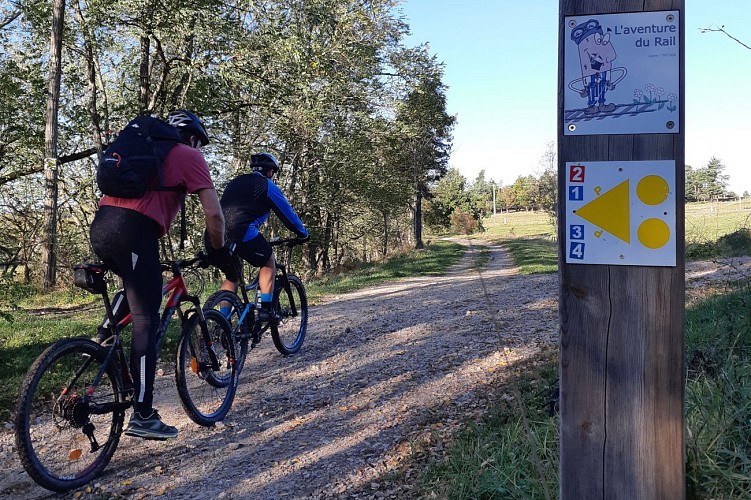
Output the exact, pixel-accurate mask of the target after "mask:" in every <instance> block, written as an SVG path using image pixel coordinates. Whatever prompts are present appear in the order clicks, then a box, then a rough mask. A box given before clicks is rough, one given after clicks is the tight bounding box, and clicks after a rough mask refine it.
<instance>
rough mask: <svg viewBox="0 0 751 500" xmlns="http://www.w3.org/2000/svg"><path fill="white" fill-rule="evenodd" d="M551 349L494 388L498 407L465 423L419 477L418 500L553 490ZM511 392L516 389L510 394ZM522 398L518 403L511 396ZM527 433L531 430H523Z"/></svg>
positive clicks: (533, 495)
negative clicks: (510, 379) (435, 460)
mask: <svg viewBox="0 0 751 500" xmlns="http://www.w3.org/2000/svg"><path fill="white" fill-rule="evenodd" d="M555 359H556V353H555V351H554V350H553V349H550V350H547V351H544V352H543V353H542V354H541V355H540V356H539V357H538V358H537V359H531V360H527V361H524V362H522V363H520V364H519V365H517V366H515V367H513V370H514V374H515V377H516V379H515V380H514V381H513V382H511V383H510V384H508V385H507V386H504V387H498V388H497V389H498V393H497V394H496V396H497V400H498V403H497V404H496V406H495V407H494V408H493V409H492V410H491V411H489V412H488V413H486V414H485V415H484V416H483V418H482V420H481V421H479V422H469V423H468V425H467V427H466V428H465V429H464V430H463V431H461V432H460V433H459V435H457V436H455V437H454V439H453V441H452V443H451V444H450V445H449V446H448V452H447V453H446V455H445V458H444V459H443V460H441V461H438V462H435V463H433V464H431V465H430V466H429V467H428V468H427V469H426V470H425V471H424V473H423V474H422V475H421V476H420V482H419V488H420V492H421V493H422V495H421V498H451V499H454V500H474V499H494V498H498V499H506V498H524V499H537V498H545V497H546V494H545V492H546V490H547V491H548V492H549V494H550V497H551V498H555V497H556V495H557V491H558V415H557V413H556V412H555V411H551V404H554V398H553V397H551V396H553V394H554V393H553V389H552V388H553V386H554V385H555V381H556V379H557V370H558V365H557V362H556V361H555ZM512 389H516V390H512ZM516 395H519V396H521V399H522V401H523V403H524V404H523V408H524V415H525V417H526V418H525V419H522V418H521V415H522V412H521V410H520V408H521V407H522V406H521V405H519V404H518V402H517V401H516V399H515V397H516ZM528 430H531V431H532V432H531V433H530V432H528Z"/></svg>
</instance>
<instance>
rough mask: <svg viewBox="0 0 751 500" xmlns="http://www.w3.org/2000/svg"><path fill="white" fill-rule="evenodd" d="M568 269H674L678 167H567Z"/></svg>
mask: <svg viewBox="0 0 751 500" xmlns="http://www.w3.org/2000/svg"><path fill="white" fill-rule="evenodd" d="M565 196H566V203H565V206H566V210H565V221H564V223H565V224H566V246H565V252H566V263H568V264H615V265H626V266H675V261H676V246H675V211H676V200H675V161H673V160H655V161H592V162H568V163H566V193H565Z"/></svg>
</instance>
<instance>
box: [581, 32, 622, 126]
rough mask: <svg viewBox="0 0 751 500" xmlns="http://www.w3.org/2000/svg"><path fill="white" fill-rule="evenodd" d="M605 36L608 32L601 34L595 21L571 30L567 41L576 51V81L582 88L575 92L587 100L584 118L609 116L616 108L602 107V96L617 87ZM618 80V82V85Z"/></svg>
mask: <svg viewBox="0 0 751 500" xmlns="http://www.w3.org/2000/svg"><path fill="white" fill-rule="evenodd" d="M609 32H610V28H608V33H603V31H602V26H600V22H599V21H598V20H596V19H589V20H588V21H585V22H583V23H581V24H578V25H577V26H575V27H574V29H573V30H571V40H573V41H574V42H575V43H576V45H577V47H578V48H579V61H580V64H581V74H582V79H581V80H580V81H581V82H582V83H583V84H584V86H583V88H581V89H579V90H578V92H579V94H580V95H581V96H582V97H586V98H587V108H586V109H585V110H584V112H585V113H586V114H588V115H594V114H596V113H597V112H600V113H612V112H613V111H614V110H615V108H616V106H615V104H613V103H608V104H605V94H606V92H607V91H608V90H613V89H614V88H615V84H616V83H617V81H616V82H613V77H612V73H613V60H614V59H615V58H616V53H615V49H614V48H613V44H611V43H610V33H609ZM619 69H622V68H619ZM624 76H625V75H624ZM621 79H622V78H619V79H618V81H620V80H621ZM578 81H579V80H578ZM573 83H574V82H572V84H573ZM569 87H570V86H569Z"/></svg>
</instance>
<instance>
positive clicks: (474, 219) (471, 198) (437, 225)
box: [424, 168, 483, 234]
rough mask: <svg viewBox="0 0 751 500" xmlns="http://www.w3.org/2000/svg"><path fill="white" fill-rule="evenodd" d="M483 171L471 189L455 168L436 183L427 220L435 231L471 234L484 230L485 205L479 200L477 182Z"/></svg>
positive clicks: (428, 207) (480, 178) (480, 179)
mask: <svg viewBox="0 0 751 500" xmlns="http://www.w3.org/2000/svg"><path fill="white" fill-rule="evenodd" d="M482 176H483V174H482V173H481V174H480V177H479V178H478V181H476V182H475V183H474V184H473V185H472V186H471V187H470V189H469V190H468V189H467V188H466V185H465V184H466V181H465V179H464V177H463V176H462V175H461V174H460V173H459V171H458V170H457V169H455V168H451V169H449V170H448V172H447V173H446V175H445V176H444V177H443V178H441V180H440V181H438V183H437V184H436V186H435V188H434V189H433V192H432V197H431V199H430V201H429V203H428V205H427V208H426V210H425V215H424V217H425V224H426V225H427V226H428V227H429V228H430V229H431V230H432V231H434V232H441V231H445V230H451V231H453V232H455V233H459V234H472V233H474V232H476V231H477V230H482V212H483V209H482V208H481V206H480V205H479V203H478V199H479V196H478V192H477V191H478V190H477V187H476V186H477V185H478V184H480V183H481V182H483V181H482Z"/></svg>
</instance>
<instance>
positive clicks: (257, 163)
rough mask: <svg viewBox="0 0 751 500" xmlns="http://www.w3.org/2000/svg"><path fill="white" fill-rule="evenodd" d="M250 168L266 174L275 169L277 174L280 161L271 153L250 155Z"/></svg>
mask: <svg viewBox="0 0 751 500" xmlns="http://www.w3.org/2000/svg"><path fill="white" fill-rule="evenodd" d="M250 167H251V168H252V169H253V170H254V171H256V172H261V173H264V174H265V173H266V172H268V171H269V170H270V169H273V170H274V173H276V172H278V171H279V160H277V159H276V156H274V155H272V154H271V153H265V152H264V153H256V154H254V155H250Z"/></svg>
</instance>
